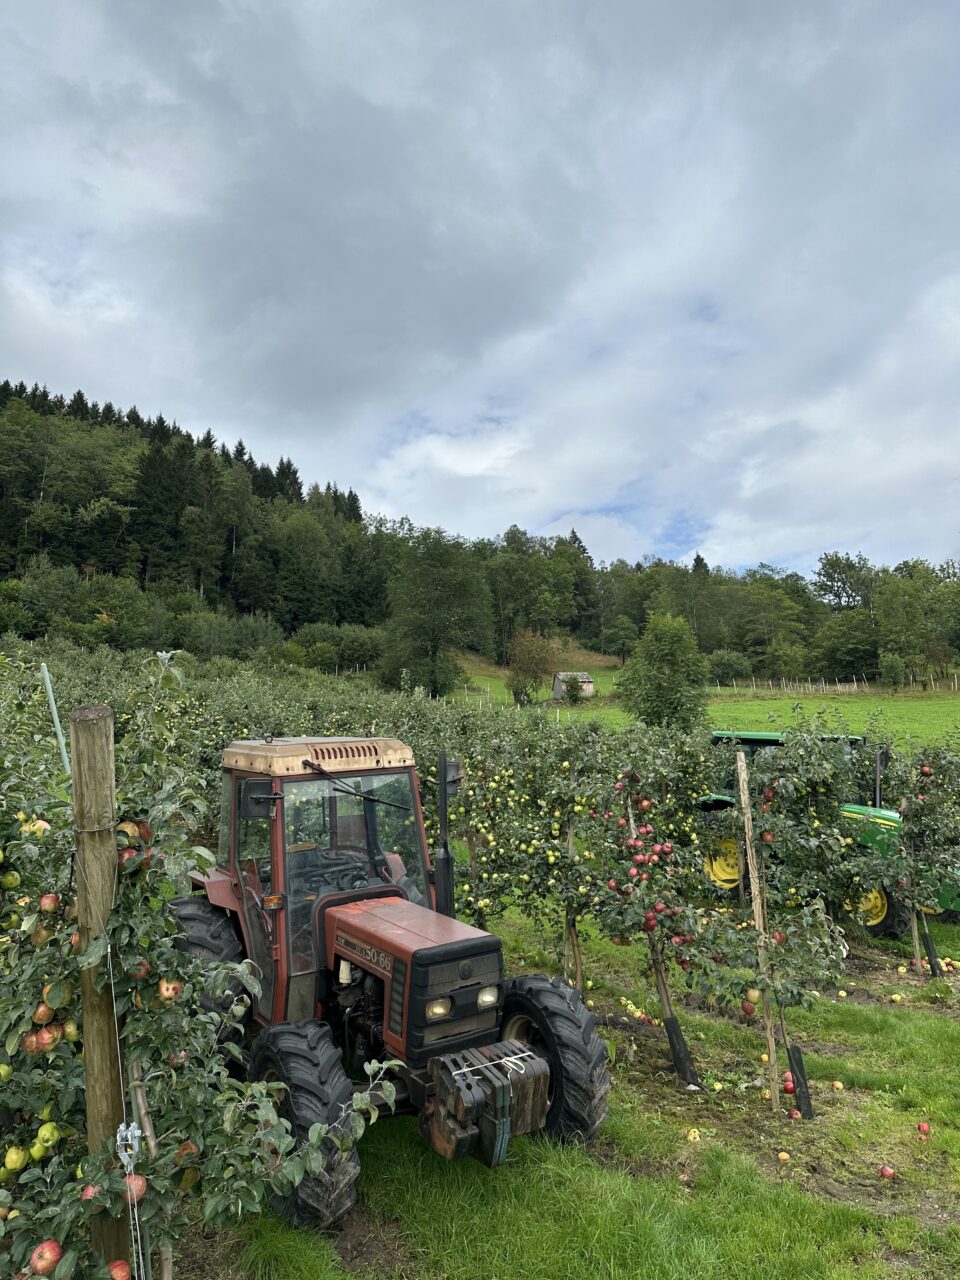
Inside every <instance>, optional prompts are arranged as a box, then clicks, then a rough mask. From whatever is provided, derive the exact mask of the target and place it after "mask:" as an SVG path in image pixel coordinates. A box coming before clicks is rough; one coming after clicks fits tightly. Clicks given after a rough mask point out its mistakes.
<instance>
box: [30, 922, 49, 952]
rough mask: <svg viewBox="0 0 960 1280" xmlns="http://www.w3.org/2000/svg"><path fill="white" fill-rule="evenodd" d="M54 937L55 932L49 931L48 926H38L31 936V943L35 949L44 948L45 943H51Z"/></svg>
mask: <svg viewBox="0 0 960 1280" xmlns="http://www.w3.org/2000/svg"><path fill="white" fill-rule="evenodd" d="M52 937H53V931H52V930H51V929H48V928H47V927H46V925H42V924H38V925H37V927H36V928H35V929H34V931H33V933H31V935H30V941H31V942H32V943H33V945H34V946H35V947H42V946H43V944H44V943H45V942H49V941H50V939H51V938H52Z"/></svg>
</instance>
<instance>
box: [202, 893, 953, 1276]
mask: <svg viewBox="0 0 960 1280" xmlns="http://www.w3.org/2000/svg"><path fill="white" fill-rule="evenodd" d="M931 931H932V933H933V936H934V939H935V941H936V944H937V947H938V950H939V952H940V954H941V955H945V954H949V955H953V956H958V955H960V926H955V925H945V924H941V923H934V924H933V926H932V930H931ZM499 932H500V933H501V935H502V936H503V938H504V946H505V954H506V956H507V962H508V966H509V967H511V968H512V969H515V970H524V971H528V972H529V971H533V970H536V969H546V970H547V971H552V970H553V969H554V968H555V965H556V957H555V954H554V952H553V949H552V948H551V946H550V945H549V943H548V942H547V943H545V941H544V938H543V935H542V934H540V933H539V932H538V931H537V930H536V929H535V928H534V926H533V925H532V924H531V923H530V921H529V920H527V919H523V918H521V917H519V916H511V917H509V918H508V919H507V920H505V921H504V922H502V927H501V928H500V930H499ZM584 953H585V958H586V965H587V979H588V981H589V983H590V989H589V991H588V996H589V997H590V998H591V999H593V1000H594V1001H595V1003H596V1005H597V1010H598V1013H601V1014H603V1013H605V1012H606V1013H611V1014H618V1013H622V1010H621V1008H620V1005H619V1001H618V997H619V996H620V994H626V995H628V996H630V997H631V998H632V999H633V1000H634V1001H635V1002H636V1003H638V1004H641V1005H643V1006H645V1007H646V1008H648V1009H650V1010H651V1011H652V1012H656V1008H655V1001H654V997H653V994H652V992H651V990H650V987H649V985H648V983H647V981H646V979H645V978H644V977H643V976H642V974H641V967H642V965H641V953H640V950H639V948H638V947H617V946H614V945H613V944H611V943H610V942H609V941H606V940H604V939H600V938H597V937H593V936H590V935H589V934H588V935H587V936H586V937H585V939H584ZM908 953H909V947H908V946H907V944H906V943H904V942H900V943H885V944H883V945H879V946H877V945H871V946H869V947H867V946H857V947H855V948H854V949H853V951H852V952H851V955H850V957H849V958H848V965H847V969H848V972H847V976H846V977H845V979H844V981H845V984H846V985H845V987H844V990H845V991H846V992H847V995H846V997H840V996H839V995H838V993H837V992H824V993H823V994H822V995H821V997H820V998H817V999H815V1000H814V1001H813V1004H812V1007H811V1008H810V1009H809V1010H807V1011H801V1010H791V1011H790V1012H789V1014H788V1025H789V1028H790V1032H791V1036H792V1037H793V1039H794V1042H795V1043H797V1044H799V1045H800V1046H801V1047H802V1048H803V1051H804V1055H805V1060H806V1065H807V1072H808V1075H809V1077H810V1079H811V1082H812V1087H813V1094H814V1106H815V1109H816V1119H815V1120H814V1121H813V1122H812V1123H809V1124H806V1123H803V1122H800V1121H797V1122H791V1121H789V1120H787V1119H785V1118H784V1117H783V1114H782V1113H780V1114H778V1115H777V1116H774V1115H773V1114H772V1112H771V1110H770V1105H769V1103H765V1102H764V1101H763V1099H762V1096H761V1093H762V1089H763V1087H764V1085H765V1083H766V1079H765V1074H764V1073H765V1068H764V1067H763V1066H762V1065H761V1062H760V1053H761V1051H762V1048H763V1045H762V1041H761V1034H760V1029H759V1027H758V1026H757V1025H756V1022H755V1021H754V1022H748V1021H746V1020H744V1019H742V1018H741V1017H740V1015H739V1014H738V1015H737V1016H736V1018H732V1017H728V1016H720V1015H719V1014H718V1013H716V1012H711V1011H709V1010H708V1009H705V1008H699V1009H698V1008H696V1007H691V1006H688V1007H686V1008H684V1009H683V1010H682V1012H681V1020H682V1023H683V1026H684V1029H685V1033H686V1035H687V1039H688V1041H689V1043H690V1046H691V1050H692V1052H693V1055H694V1058H695V1059H696V1062H697V1065H698V1069H699V1071H700V1074H701V1079H702V1080H703V1082H704V1084H705V1085H706V1088H705V1090H704V1091H703V1092H701V1093H690V1092H689V1091H688V1090H686V1089H685V1088H684V1087H683V1086H682V1085H680V1084H679V1082H678V1081H677V1078H676V1076H675V1075H674V1073H673V1072H672V1070H671V1069H670V1066H669V1060H668V1057H667V1051H666V1043H665V1040H664V1037H663V1034H662V1031H660V1030H658V1029H655V1028H648V1027H644V1026H641V1025H638V1026H637V1027H636V1029H635V1030H619V1029H616V1030H611V1029H605V1030H604V1031H603V1034H604V1036H607V1037H609V1039H610V1044H611V1048H612V1049H613V1051H614V1053H615V1063H614V1066H613V1068H612V1074H613V1078H614V1090H613V1093H612V1095H611V1111H610V1116H609V1119H608V1121H607V1123H606V1125H605V1126H604V1129H603V1131H602V1135H601V1141H600V1142H599V1143H598V1144H597V1145H596V1146H595V1148H594V1149H593V1150H591V1151H589V1152H587V1151H583V1150H582V1149H578V1148H566V1149H560V1148H557V1147H555V1146H552V1145H549V1144H544V1143H538V1142H534V1141H531V1140H528V1139H523V1138H521V1139H517V1140H515V1142H514V1143H513V1144H512V1146H511V1152H510V1158H509V1160H508V1161H507V1164H506V1165H505V1166H503V1167H502V1168H500V1169H497V1170H489V1169H486V1168H485V1167H483V1166H482V1165H480V1164H479V1163H478V1162H476V1161H472V1160H464V1161H460V1162H455V1163H453V1164H447V1163H445V1162H444V1161H442V1160H441V1159H439V1158H438V1157H437V1156H435V1155H434V1154H433V1152H432V1151H431V1150H430V1149H429V1148H428V1147H427V1146H426V1145H425V1144H424V1143H423V1141H422V1140H421V1138H420V1137H419V1134H418V1133H417V1130H416V1126H415V1124H414V1122H413V1121H412V1120H410V1119H407V1118H401V1119H396V1120H387V1121H384V1122H382V1123H380V1124H378V1125H376V1126H375V1127H374V1129H373V1130H372V1131H371V1133H370V1134H369V1135H368V1136H367V1137H365V1138H364V1140H363V1143H362V1146H361V1156H362V1160H363V1174H362V1176H361V1180H360V1201H361V1206H362V1209H361V1211H360V1213H359V1214H358V1215H357V1221H356V1222H354V1225H353V1226H352V1228H348V1230H347V1232H346V1233H345V1234H344V1235H342V1236H335V1235H333V1236H317V1235H313V1234H310V1233H303V1232H296V1231H292V1230H290V1229H288V1228H286V1227H284V1226H282V1225H281V1224H279V1223H277V1222H275V1221H273V1220H265V1221H263V1222H254V1223H249V1224H246V1225H244V1226H243V1227H242V1228H241V1229H239V1230H238V1232H237V1233H236V1234H235V1237H234V1238H232V1239H230V1240H228V1241H227V1242H226V1248H223V1247H218V1248H217V1250H216V1252H217V1256H218V1257H219V1258H223V1259H224V1262H223V1267H224V1268H226V1269H222V1270H219V1271H216V1270H212V1269H211V1268H210V1265H209V1257H210V1253H209V1250H206V1251H204V1253H203V1256H204V1257H205V1258H206V1265H205V1267H203V1268H199V1269H196V1270H194V1269H191V1265H190V1253H191V1252H192V1250H188V1251H187V1257H186V1259H185V1263H186V1265H185V1266H184V1267H183V1269H182V1271H178V1276H179V1275H181V1274H182V1275H183V1280H200V1277H201V1276H202V1277H203V1278H204V1280H267V1277H269V1278H270V1280H333V1278H334V1277H342V1276H343V1275H345V1274H347V1271H349V1272H351V1273H354V1274H361V1275H363V1276H365V1277H367V1280H441V1278H444V1280H479V1277H494V1278H499V1277H503V1278H504V1280H506V1278H507V1277H513V1276H517V1275H524V1276H526V1277H530V1278H532V1280H568V1278H569V1280H573V1278H574V1277H577V1278H579V1277H581V1276H591V1277H593V1276H596V1277H603V1278H605V1280H621V1278H622V1280H628V1278H632V1277H634V1276H636V1275H638V1274H645V1273H648V1272H649V1273H652V1274H655V1275H657V1276H658V1277H660V1278H661V1280H674V1278H676V1280H679V1278H680V1277H683V1278H684V1280H689V1277H691V1276H696V1277H698V1280H754V1278H757V1280H759V1278H760V1277H768V1276H770V1275H776V1276H777V1277H778V1278H781V1277H782V1278H783V1280H820V1278H822V1280H885V1278H886V1277H894V1276H896V1277H908V1278H912V1280H920V1278H921V1277H923V1278H924V1280H948V1277H956V1276H957V1275H958V1274H960V1230H958V1228H957V1227H956V1226H955V1225H954V1223H955V1222H956V1221H957V1210H958V1207H960V1114H958V1112H957V1105H956V1099H957V1097H958V1096H960V1017H958V1016H957V1015H958V1011H960V982H958V986H957V987H954V986H953V985H952V983H951V982H950V981H945V982H944V983H942V984H936V985H934V984H930V983H928V982H926V981H925V980H924V979H922V978H914V977H913V976H912V975H910V974H909V973H907V974H900V973H899V972H898V967H899V966H901V965H902V964H903V962H904V957H905V956H906V955H907V954H908ZM955 981H956V980H955ZM894 992H896V993H898V994H901V995H902V996H903V1001H902V1003H899V1004H892V1003H891V1002H890V995H891V994H893V993H894ZM931 993H933V994H935V995H939V997H940V998H941V999H942V1000H943V1001H944V1003H943V1004H942V1005H937V1006H929V1005H928V1004H927V1002H926V1001H927V997H929V995H930V994H931ZM833 1081H840V1082H841V1083H842V1084H843V1086H844V1088H843V1089H842V1090H835V1089H834V1088H833V1085H832V1082H833ZM715 1085H719V1086H720V1088H719V1089H716V1088H714V1086H715ZM919 1119H925V1120H928V1121H929V1122H930V1124H931V1128H932V1132H931V1136H930V1139H929V1141H927V1142H920V1141H919V1138H918V1134H917V1129H916V1124H917V1122H918V1120H919ZM691 1128H696V1129H697V1130H698V1131H699V1133H700V1135H701V1140H700V1142H698V1143H692V1142H690V1141H688V1138H687V1134H688V1132H689V1130H690V1129H691ZM781 1150H785V1151H787V1152H788V1153H789V1154H790V1155H791V1160H790V1161H789V1162H788V1163H782V1162H780V1161H779V1160H778V1159H777V1153H778V1152H779V1151H781ZM885 1161H888V1162H890V1163H892V1164H893V1166H894V1168H895V1169H896V1170H897V1175H898V1176H897V1178H896V1180H895V1181H893V1182H886V1181H884V1180H882V1179H881V1178H880V1177H879V1176H878V1169H879V1166H880V1164H881V1163H883V1162H885ZM351 1231H352V1235H351ZM345 1240H347V1241H351V1242H352V1243H347V1244H345V1243H344V1241H345ZM358 1240H359V1241H360V1242H361V1243H360V1244H359V1245H358V1244H357V1241H358ZM364 1242H366V1243H364ZM370 1242H372V1243H370ZM335 1246H336V1248H335ZM338 1248H339V1249H340V1251H341V1252H344V1253H345V1254H346V1255H347V1261H346V1262H345V1263H344V1262H342V1261H341V1259H340V1257H339V1254H338V1252H337V1249H338ZM227 1259H229V1261H227Z"/></svg>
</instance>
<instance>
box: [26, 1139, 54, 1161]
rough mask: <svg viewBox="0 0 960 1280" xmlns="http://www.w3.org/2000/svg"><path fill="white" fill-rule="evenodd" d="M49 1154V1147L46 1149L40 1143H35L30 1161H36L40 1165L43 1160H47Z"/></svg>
mask: <svg viewBox="0 0 960 1280" xmlns="http://www.w3.org/2000/svg"><path fill="white" fill-rule="evenodd" d="M49 1154H50V1149H49V1147H45V1146H44V1145H43V1143H42V1142H40V1141H37V1142H34V1143H33V1145H32V1146H31V1147H30V1159H31V1160H36V1161H37V1163H38V1164H39V1162H40V1161H41V1160H45V1159H46V1158H47V1156H48V1155H49Z"/></svg>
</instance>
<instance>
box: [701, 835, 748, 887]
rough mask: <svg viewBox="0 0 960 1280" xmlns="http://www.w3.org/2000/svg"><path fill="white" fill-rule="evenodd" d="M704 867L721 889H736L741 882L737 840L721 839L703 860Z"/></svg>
mask: <svg viewBox="0 0 960 1280" xmlns="http://www.w3.org/2000/svg"><path fill="white" fill-rule="evenodd" d="M703 865H704V869H705V871H706V873H707V875H708V876H709V877H710V879H711V880H712V881H713V883H714V884H715V885H717V886H719V888H721V889H736V887H737V885H738V884H739V883H740V858H739V856H738V854H737V842H736V840H721V841H720V842H719V843H718V844H717V845H716V846H715V847H714V848H713V849H711V850H710V851H709V852H708V853H707V854H706V856H705V858H704V860H703Z"/></svg>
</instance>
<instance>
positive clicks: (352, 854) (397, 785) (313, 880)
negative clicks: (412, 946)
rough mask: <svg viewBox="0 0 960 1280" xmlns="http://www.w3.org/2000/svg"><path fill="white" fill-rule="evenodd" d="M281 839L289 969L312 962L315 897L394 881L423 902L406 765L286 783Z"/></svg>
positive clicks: (423, 882)
mask: <svg viewBox="0 0 960 1280" xmlns="http://www.w3.org/2000/svg"><path fill="white" fill-rule="evenodd" d="M283 841H284V853H285V859H286V867H285V888H286V896H287V903H288V908H289V912H290V928H291V937H292V939H293V951H294V955H293V961H294V972H296V971H298V970H299V971H302V970H303V964H304V963H307V962H309V963H310V965H311V966H315V964H316V959H315V957H314V956H313V913H314V909H315V907H316V904H317V902H318V901H319V900H320V899H321V898H325V897H328V896H329V895H330V894H334V893H345V892H349V891H350V890H351V889H364V888H367V887H373V886H382V885H384V884H396V885H397V886H398V887H400V888H401V889H403V891H404V892H405V893H406V895H407V897H408V898H409V899H410V900H411V901H412V902H416V903H419V904H420V905H422V906H427V905H429V900H428V895H427V887H426V876H425V865H424V852H425V851H424V849H423V843H422V838H421V833H420V824H419V822H418V819H417V809H416V805H415V803H414V796H413V777H412V775H411V774H410V773H408V772H402V773H401V772H398V773H377V774H367V773H363V774H336V775H335V776H331V777H323V778H307V779H304V780H301V781H297V782H285V783H284V784H283Z"/></svg>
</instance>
